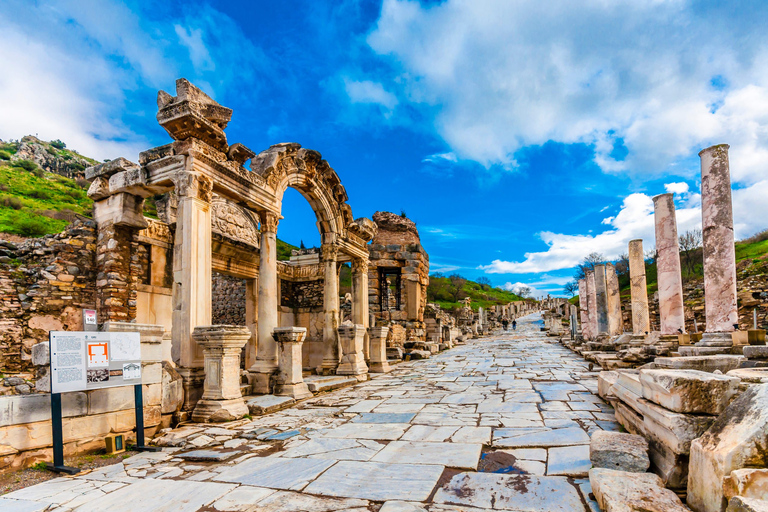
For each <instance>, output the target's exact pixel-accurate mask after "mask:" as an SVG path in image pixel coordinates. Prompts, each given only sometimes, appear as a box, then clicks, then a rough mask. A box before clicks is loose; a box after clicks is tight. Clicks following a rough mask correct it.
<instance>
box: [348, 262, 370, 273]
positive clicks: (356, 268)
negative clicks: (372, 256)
mask: <svg viewBox="0 0 768 512" xmlns="http://www.w3.org/2000/svg"><path fill="white" fill-rule="evenodd" d="M352 273H353V274H367V273H368V259H367V258H355V259H353V260H352Z"/></svg>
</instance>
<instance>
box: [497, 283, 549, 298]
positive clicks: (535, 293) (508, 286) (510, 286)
mask: <svg viewBox="0 0 768 512" xmlns="http://www.w3.org/2000/svg"><path fill="white" fill-rule="evenodd" d="M499 288H501V289H502V290H506V291H508V292H512V293H517V294H519V293H520V290H522V289H523V288H528V289H529V290H530V296H531V297H534V298H536V299H540V298H542V297H546V296H547V292H546V291H543V290H538V289H536V288H535V287H533V286H531V285H529V284H526V283H521V282H517V283H511V282H506V283H504V284H503V285H501V286H499Z"/></svg>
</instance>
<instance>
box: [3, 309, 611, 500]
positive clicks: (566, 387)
mask: <svg viewBox="0 0 768 512" xmlns="http://www.w3.org/2000/svg"><path fill="white" fill-rule="evenodd" d="M537 319H538V317H537V316H531V317H528V318H527V319H524V320H523V321H520V322H519V330H518V331H517V332H515V333H507V334H504V335H500V336H495V337H492V338H482V339H479V340H472V341H470V342H469V343H468V344H466V345H463V346H459V347H456V348H454V349H452V350H449V351H447V352H444V353H442V354H439V355H437V356H434V357H432V358H431V359H429V360H425V361H415V362H408V363H402V364H399V365H397V366H396V367H395V370H394V371H392V372H391V373H390V374H387V375H381V376H377V377H375V378H373V379H372V380H370V381H368V382H365V383H362V384H360V385H357V386H354V387H351V388H346V389H342V390H338V391H335V392H332V393H328V394H325V395H321V396H318V397H315V398H313V399H310V400H307V401H305V402H303V403H301V404H300V405H299V406H297V407H294V408H292V409H286V410H283V411H280V412H277V413H274V414H271V415H268V416H264V417H261V418H258V419H255V420H242V421H239V422H234V423H230V424H226V425H225V426H200V425H188V426H184V427H180V428H178V429H176V430H175V431H174V432H172V433H169V434H167V435H166V436H165V441H166V442H168V443H170V444H176V445H178V446H177V447H175V448H165V449H164V451H163V452H161V453H146V454H139V455H135V456H133V457H130V458H128V459H126V460H124V461H123V463H121V464H116V465H113V466H108V467H106V468H101V469H98V470H95V471H93V472H91V473H89V474H86V475H81V476H78V477H75V478H57V479H54V480H51V481H49V482H45V483H42V484H39V485H36V486H34V487H29V488H26V489H23V490H20V491H16V492H13V493H10V494H8V495H6V496H4V497H3V498H0V510H3V512H16V511H24V512H32V511H37V510H57V511H59V510H60V511H68V510H77V511H80V512H81V511H94V512H96V511H109V512H123V511H125V512H138V511H189V512H194V511H214V510H221V511H235V510H248V511H270V512H271V511H320V512H324V511H337V510H353V511H360V512H362V511H376V510H379V512H396V511H430V512H438V511H459V510H461V511H473V510H515V511H530V512H545V511H546V512H550V511H551V512H555V511H558V512H572V511H579V512H585V511H596V510H598V508H597V505H596V504H595V503H594V502H592V501H590V500H589V497H588V496H589V492H590V490H589V482H588V480H587V479H586V474H587V471H588V470H589V467H590V463H589V435H588V434H589V433H590V432H594V431H596V430H598V429H609V430H614V429H616V428H617V424H616V423H615V419H614V416H613V411H612V409H611V408H610V407H609V406H608V405H606V404H605V403H603V402H602V401H601V400H600V398H599V397H597V396H596V391H597V389H596V388H597V380H596V378H597V374H596V373H592V372H589V371H588V369H587V363H586V362H584V361H583V360H582V359H580V358H579V357H578V356H576V355H574V354H573V353H571V352H570V351H569V350H567V349H565V348H564V347H562V346H561V345H559V344H558V343H557V342H556V341H554V340H552V339H548V338H546V337H545V336H543V333H541V332H539V325H538V324H537V323H534V321H535V320H537Z"/></svg>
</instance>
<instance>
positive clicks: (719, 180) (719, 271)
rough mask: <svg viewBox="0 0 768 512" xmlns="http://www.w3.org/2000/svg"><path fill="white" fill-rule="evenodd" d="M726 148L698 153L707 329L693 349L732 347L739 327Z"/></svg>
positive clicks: (726, 146) (723, 146)
mask: <svg viewBox="0 0 768 512" xmlns="http://www.w3.org/2000/svg"><path fill="white" fill-rule="evenodd" d="M728 147H729V146H728V144H720V145H717V146H712V147H709V148H707V149H703V150H702V151H701V152H700V153H699V157H700V158H701V226H702V234H703V245H704V309H705V313H706V320H707V327H706V332H705V334H704V335H703V337H702V340H701V342H699V343H697V345H703V346H708V345H709V346H712V345H718V346H731V345H733V342H732V337H731V335H730V333H731V332H732V331H734V330H735V329H736V328H737V327H738V323H739V313H738V306H737V303H736V253H735V248H734V235H733V202H732V200H731V173H730V169H729V165H728Z"/></svg>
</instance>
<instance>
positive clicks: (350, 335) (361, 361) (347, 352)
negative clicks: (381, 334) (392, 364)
mask: <svg viewBox="0 0 768 512" xmlns="http://www.w3.org/2000/svg"><path fill="white" fill-rule="evenodd" d="M364 338H365V327H363V326H362V325H361V324H353V323H346V324H344V325H342V326H341V327H339V339H340V340H341V349H342V352H343V355H342V357H341V363H340V364H339V366H338V368H336V374H337V375H365V374H366V373H368V366H366V364H365V358H364V357H363V340H364Z"/></svg>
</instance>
